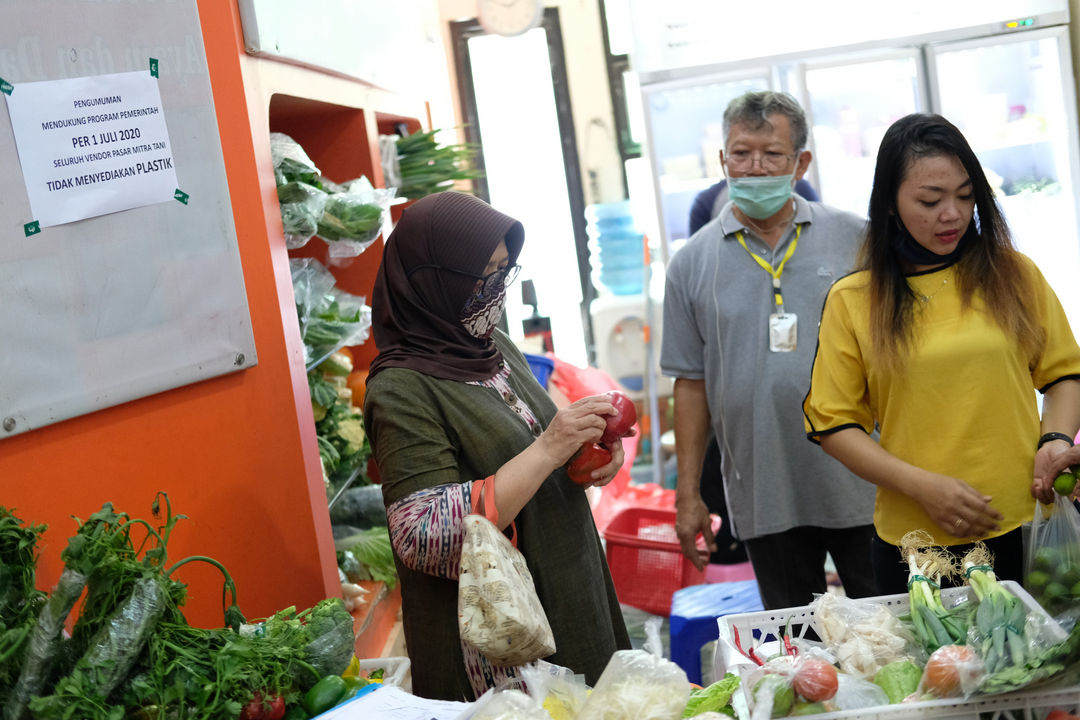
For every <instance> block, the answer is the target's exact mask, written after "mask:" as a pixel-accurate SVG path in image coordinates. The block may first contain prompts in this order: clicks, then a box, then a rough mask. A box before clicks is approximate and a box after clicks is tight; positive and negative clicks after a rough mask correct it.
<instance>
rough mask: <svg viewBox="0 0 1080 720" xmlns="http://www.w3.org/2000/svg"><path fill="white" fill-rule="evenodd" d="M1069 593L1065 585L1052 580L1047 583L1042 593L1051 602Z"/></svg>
mask: <svg viewBox="0 0 1080 720" xmlns="http://www.w3.org/2000/svg"><path fill="white" fill-rule="evenodd" d="M1068 594H1069V588H1067V587H1065V586H1064V585H1062V584H1061V583H1059V582H1052V583H1049V584H1047V586H1046V592H1044V593H1043V597H1044V598H1046V599H1047V600H1048V601H1050V602H1053V601H1055V600H1059V599H1061V598H1063V597H1065V596H1066V595H1068Z"/></svg>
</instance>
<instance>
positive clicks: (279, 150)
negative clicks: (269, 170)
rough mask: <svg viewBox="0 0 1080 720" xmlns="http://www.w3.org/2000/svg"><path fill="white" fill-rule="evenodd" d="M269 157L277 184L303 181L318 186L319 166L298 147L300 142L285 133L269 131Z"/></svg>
mask: <svg viewBox="0 0 1080 720" xmlns="http://www.w3.org/2000/svg"><path fill="white" fill-rule="evenodd" d="M270 158H271V160H272V161H273V163H274V179H275V181H276V182H277V184H278V185H284V184H285V183H289V182H303V183H307V184H308V185H314V186H315V187H319V181H320V175H321V173H320V172H319V168H317V167H315V163H313V162H311V158H309V157H308V155H307V153H306V152H304V148H302V147H300V143H298V142H296V141H295V140H293V139H292V138H291V137H289V136H288V135H286V134H285V133H277V132H275V133H270Z"/></svg>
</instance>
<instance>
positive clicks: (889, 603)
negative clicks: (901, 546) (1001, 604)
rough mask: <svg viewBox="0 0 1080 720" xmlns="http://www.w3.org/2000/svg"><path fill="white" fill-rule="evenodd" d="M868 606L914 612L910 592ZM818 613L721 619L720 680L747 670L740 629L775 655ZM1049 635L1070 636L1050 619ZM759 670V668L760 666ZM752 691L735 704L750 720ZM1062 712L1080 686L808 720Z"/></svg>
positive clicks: (1077, 705) (954, 596)
mask: <svg viewBox="0 0 1080 720" xmlns="http://www.w3.org/2000/svg"><path fill="white" fill-rule="evenodd" d="M1000 582H1001V584H1002V585H1003V586H1005V587H1006V588H1007V589H1008V590H1009V591H1010V592H1012V593H1013V594H1015V595H1016V596H1017V597H1019V598H1020V599H1021V600H1022V601H1023V602H1024V604H1025V605H1026V606H1027V607H1028V609H1029V610H1030V611H1032V612H1036V613H1039V614H1042V615H1046V611H1045V610H1043V608H1042V607H1041V606H1040V605H1039V603H1038V602H1036V601H1035V599H1034V598H1032V597H1031V595H1030V594H1029V593H1028V592H1027V591H1026V590H1024V588H1023V587H1021V586H1020V585H1019V584H1018V583H1016V582H1013V581H1011V580H1003V581H1000ZM968 592H969V589H968V588H967V587H966V586H965V587H959V588H944V589H943V590H942V591H941V599H942V603H943V604H944V605H945V606H946V607H951V606H954V605H957V604H959V603H961V602H963V601H964V600H966V599H967V597H968V595H967V593H968ZM865 600H866V602H868V603H874V604H877V605H883V606H885V607H887V608H889V609H890V610H891V611H892V612H894V613H895V614H897V615H903V614H905V613H907V612H908V610H909V608H910V604H909V597H908V594H907V593H903V594H900V595H881V596H877V597H870V598H865ZM813 618H814V611H813V609H812V608H811V607H809V606H803V607H794V608H783V609H779V610H765V611H762V612H753V613H739V614H735V615H725V616H723V617H720V618H718V619H717V624H718V625H719V631H720V636H719V640H718V641H717V647H716V658H715V661H716V664H717V667H716V670H715V675H716V677H723V672H724V669H725V668H737V669H738V668H745V667H747V666H746V665H745V662H746V658H745V657H744V656H743V655H742V654H740V653H739V651H738V650H737V649H736V647H735V637H736V631H737V634H738V637H739V640H740V643H741V645H742V647H743V649H744V650H745V649H747V648H748V647H755V648H758V647H761V646H763V645H764V647H762V650H763V652H762V655H763V656H765V657H770V656H771V655H773V654H776V652H778V651H779V650H780V647H781V646H780V642H781V638H782V637H783V633H784V630H785V628H786V627H787V626H788V623H790V633H791V636H792V637H794V638H805V637H806V633H807V631H808V630H810V629H811V627H812V624H813ZM1047 631H1048V632H1049V633H1050V636H1051V638H1052V639H1053V641H1054V642H1058V641H1060V640H1064V639H1065V638H1066V637H1067V636H1068V633H1066V632H1065V630H1063V629H1062V628H1061V626H1059V625H1058V624H1057V623H1056V622H1054V621H1053V620H1050V619H1049V618H1048V623H1047ZM754 667H756V666H754ZM749 692H750V688H748V687H746V683H742V687H741V688H740V692H736V693H735V695H734V696H733V697H732V705H733V707H734V708H735V712H736V714H737V715H738V717H740V718H749V717H750V712H749V702H748V701H749V697H748V694H749ZM1054 708H1061V709H1063V710H1066V711H1068V712H1069V713H1071V714H1077V711H1078V710H1080V686H1075V687H1067V688H1054V689H1034V690H1018V691H1015V692H1011V693H1002V694H1000V695H985V696H975V697H971V698H968V699H966V700H965V699H962V698H948V699H943V700H924V701H919V702H910V703H900V704H895V705H882V706H880V707H874V708H864V709H861V710H837V711H834V712H829V713H818V714H816V715H806V716H803V717H808V718H817V719H818V720H824V719H825V718H828V719H830V720H834V719H835V720H840V719H843V720H848V719H850V720H909V719H911V718H935V719H938V718H948V719H949V720H954V719H955V720H1044V718H1045V717H1046V714H1047V713H1048V712H1049V711H1050V710H1052V709H1054Z"/></svg>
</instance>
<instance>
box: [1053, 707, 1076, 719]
mask: <svg viewBox="0 0 1080 720" xmlns="http://www.w3.org/2000/svg"><path fill="white" fill-rule="evenodd" d="M1046 720H1076V715H1070V714H1069V712H1068V711H1066V710H1062V709H1061V708H1054V709H1053V710H1051V711H1050V712H1049V713H1047V714H1046Z"/></svg>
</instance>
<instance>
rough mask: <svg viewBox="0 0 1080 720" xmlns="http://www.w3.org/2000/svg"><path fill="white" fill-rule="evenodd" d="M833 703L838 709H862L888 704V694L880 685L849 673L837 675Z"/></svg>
mask: <svg viewBox="0 0 1080 720" xmlns="http://www.w3.org/2000/svg"><path fill="white" fill-rule="evenodd" d="M838 679H839V684H838V686H837V689H836V696H835V697H834V698H833V703H834V704H835V705H836V708H837V709H838V710H863V709H865V708H876V707H881V706H882V705H888V704H889V696H888V695H887V694H886V693H885V691H884V690H882V689H881V688H880V687H878V686H877V685H875V684H874V683H872V682H870V681H869V680H863V679H861V678H857V677H852V676H851V675H843V674H841V675H840V676H839V678H838Z"/></svg>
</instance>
